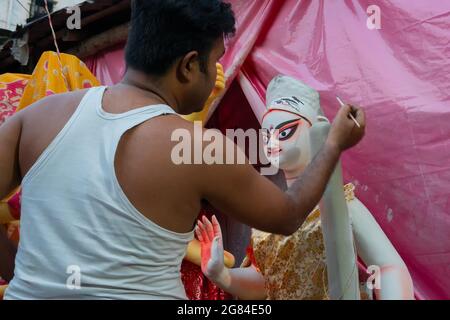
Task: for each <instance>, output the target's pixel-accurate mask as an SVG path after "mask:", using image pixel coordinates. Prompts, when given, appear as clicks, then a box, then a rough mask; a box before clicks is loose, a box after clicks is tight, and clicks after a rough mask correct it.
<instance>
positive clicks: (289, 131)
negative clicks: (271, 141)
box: [278, 124, 298, 141]
mask: <svg viewBox="0 0 450 320" xmlns="http://www.w3.org/2000/svg"><path fill="white" fill-rule="evenodd" d="M297 128H298V124H295V125H293V126H291V127H288V128H286V129H283V130H282V131H280V134H279V136H278V137H279V138H278V139H279V140H280V141H283V140H287V139H289V138H290V137H292V135H293V134H294V133H295V131H296V130H297Z"/></svg>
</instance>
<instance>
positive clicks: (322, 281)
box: [252, 184, 354, 300]
mask: <svg viewBox="0 0 450 320" xmlns="http://www.w3.org/2000/svg"><path fill="white" fill-rule="evenodd" d="M353 189H354V187H353V185H351V184H348V185H346V186H345V187H344V190H345V193H346V200H347V201H350V200H352V199H353V197H354V195H353ZM252 246H253V251H254V255H255V259H256V262H257V264H258V267H259V269H260V271H261V273H262V274H263V276H264V278H265V280H266V290H267V299H269V300H327V299H329V297H328V277H327V265H326V257H325V245H324V241H323V235H322V225H321V221H320V210H319V209H318V208H316V209H315V210H314V211H313V212H312V213H311V214H310V215H309V216H308V217H307V218H306V220H305V222H304V223H303V225H302V226H301V227H300V228H299V229H298V230H297V231H296V232H295V233H294V234H292V235H290V236H287V237H286V236H282V235H276V234H271V233H267V232H262V231H259V230H255V229H254V230H252Z"/></svg>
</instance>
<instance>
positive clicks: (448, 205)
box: [87, 0, 450, 299]
mask: <svg viewBox="0 0 450 320" xmlns="http://www.w3.org/2000/svg"><path fill="white" fill-rule="evenodd" d="M230 2H231V3H232V4H233V8H234V10H235V13H236V15H237V18H238V32H237V35H236V37H235V38H233V39H231V40H230V41H229V42H228V43H227V47H228V50H227V53H226V55H225V57H224V58H223V64H224V66H225V70H226V75H227V76H228V77H229V81H228V85H229V86H231V82H232V81H233V80H236V81H237V82H238V83H239V84H240V86H241V90H242V92H243V93H244V94H245V97H246V98H247V101H246V102H243V103H242V105H241V104H236V99H224V100H223V103H221V104H220V105H219V106H218V108H220V110H221V109H230V110H233V109H239V108H247V107H248V105H250V106H251V108H252V109H253V111H254V114H255V116H256V118H257V119H260V118H261V115H262V113H263V112H264V104H263V103H264V97H265V87H266V86H267V84H268V83H269V81H270V80H271V79H272V78H273V77H274V76H276V75H277V74H287V75H291V76H294V77H297V78H299V79H301V80H303V81H304V82H306V83H308V84H309V85H310V86H312V87H314V88H315V89H317V90H318V91H319V92H320V94H321V102H322V107H323V109H324V111H325V114H326V115H327V116H328V117H329V118H333V116H334V115H335V113H336V111H337V109H338V103H337V101H336V99H335V98H334V97H335V95H336V94H337V95H339V96H340V97H341V98H343V99H344V100H345V101H347V102H351V103H354V104H358V105H361V106H362V107H364V109H365V110H366V113H367V123H368V124H367V134H366V137H365V139H364V141H363V142H362V143H361V144H360V145H359V146H357V147H356V148H354V149H352V150H351V151H349V152H346V154H345V155H344V156H343V167H344V172H345V180H346V181H351V182H353V183H354V184H355V185H357V190H356V194H357V196H358V198H359V199H360V200H361V201H362V202H363V203H364V204H365V205H366V206H367V207H368V208H369V209H370V210H371V212H372V213H373V215H374V216H375V218H376V220H377V221H378V222H379V223H380V225H381V226H382V228H383V230H384V231H385V232H386V234H387V235H388V237H389V238H390V239H391V241H392V243H393V244H394V246H395V247H396V248H397V250H398V251H399V253H400V255H401V256H402V257H403V259H404V260H405V262H406V264H407V265H408V267H409V269H410V272H411V274H412V276H413V280H414V285H415V288H416V295H417V297H418V298H420V299H449V298H450V277H449V275H450V141H449V137H450V125H449V123H450V108H449V104H450V44H449V39H450V2H448V1H441V0H431V1H422V0H414V1H412V0H410V1H400V0H396V1H394V0H391V1H387V0H377V1H364V0H360V1H356V0H355V1H348V0H346V1H324V0H321V1H318V0H316V1H311V0H308V1H306V0H285V1H283V0H245V1H244V0H231V1H230ZM372 4H376V5H378V7H379V8H380V10H381V11H380V12H381V29H379V30H377V29H375V30H369V29H368V27H367V19H368V17H369V15H370V14H368V13H367V8H368V7H369V6H370V5H372ZM122 55H123V50H121V49H120V48H119V49H117V48H116V49H115V50H113V51H112V52H109V53H108V54H106V55H104V56H97V57H93V58H92V59H88V61H87V63H88V65H90V66H92V65H93V63H94V64H95V71H94V72H95V74H96V75H97V76H98V77H99V79H100V80H101V81H102V82H103V83H105V84H112V83H114V82H116V81H118V80H119V78H120V76H119V74H120V73H121V72H122V71H123V60H122ZM236 92H237V90H231V91H230V92H229V94H231V95H234V94H236ZM242 92H240V93H239V94H240V95H242ZM230 101H233V103H230ZM216 111H217V110H216ZM222 113H223V112H222ZM216 114H217V112H215V113H214V115H213V116H212V120H213V122H214V123H215V125H216V126H218V127H220V126H221V122H220V117H217V116H216ZM227 114H233V112H227ZM229 120H230V119H227V120H226V121H225V122H226V123H227V125H229V123H230V122H229ZM241 120H242V119H241ZM251 121H254V120H251Z"/></svg>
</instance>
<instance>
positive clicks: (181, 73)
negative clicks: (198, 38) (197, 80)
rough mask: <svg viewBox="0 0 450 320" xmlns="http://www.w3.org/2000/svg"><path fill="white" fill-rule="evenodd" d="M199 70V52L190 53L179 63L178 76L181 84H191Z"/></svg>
mask: <svg viewBox="0 0 450 320" xmlns="http://www.w3.org/2000/svg"><path fill="white" fill-rule="evenodd" d="M199 68H200V66H199V54H198V52H197V51H190V52H188V53H187V54H186V55H185V56H184V57H183V58H182V59H181V60H180V62H179V63H178V68H177V76H178V78H179V80H180V81H181V82H189V81H191V80H192V78H193V75H194V74H195V73H196V72H198V71H199Z"/></svg>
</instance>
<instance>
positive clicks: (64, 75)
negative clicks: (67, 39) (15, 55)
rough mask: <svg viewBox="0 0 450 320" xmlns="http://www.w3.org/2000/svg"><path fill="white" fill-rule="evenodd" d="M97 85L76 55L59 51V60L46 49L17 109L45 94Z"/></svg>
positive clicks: (97, 82)
mask: <svg viewBox="0 0 450 320" xmlns="http://www.w3.org/2000/svg"><path fill="white" fill-rule="evenodd" d="M99 85H100V82H99V81H98V80H97V78H95V76H94V75H93V74H92V73H91V71H89V69H88V68H87V67H86V65H85V64H84V62H82V61H81V60H80V59H78V58H77V57H75V56H72V55H69V54H65V53H61V55H60V61H59V59H58V55H57V54H56V53H55V52H51V51H47V52H44V53H43V54H42V56H41V58H40V59H39V61H38V63H37V65H36V67H35V69H34V71H33V74H32V75H31V79H30V80H29V81H28V84H27V86H26V87H25V91H24V93H23V96H22V99H21V100H20V104H19V107H18V108H17V111H19V110H22V109H23V108H25V107H27V106H29V105H30V104H32V103H34V102H36V101H38V100H39V99H42V98H44V97H45V96H49V95H52V94H56V93H63V92H68V91H75V90H78V89H85V88H90V87H97V86H99Z"/></svg>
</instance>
